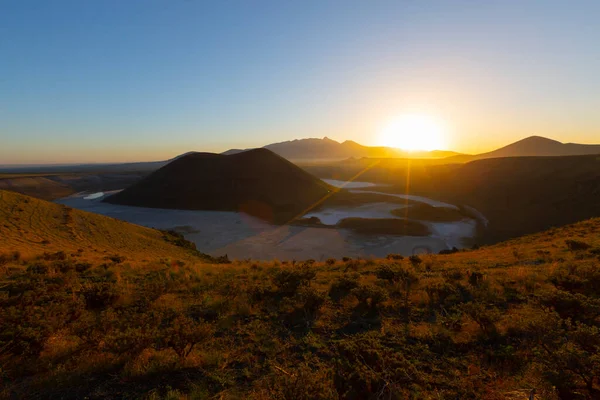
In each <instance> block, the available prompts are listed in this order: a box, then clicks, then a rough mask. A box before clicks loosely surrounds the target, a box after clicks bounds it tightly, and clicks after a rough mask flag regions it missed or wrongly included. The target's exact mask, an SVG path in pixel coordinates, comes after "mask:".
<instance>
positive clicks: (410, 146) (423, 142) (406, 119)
mask: <svg viewBox="0 0 600 400" xmlns="http://www.w3.org/2000/svg"><path fill="white" fill-rule="evenodd" d="M379 142H380V143H381V144H382V145H384V146H388V147H396V148H399V149H403V150H408V151H419V150H427V151H428V150H439V149H443V148H445V143H446V129H445V126H444V124H443V123H442V122H441V121H438V120H437V119H435V118H433V117H432V116H429V115H423V114H406V115H401V116H399V117H397V118H395V119H393V120H392V121H390V122H389V123H388V124H387V125H386V126H385V127H384V128H383V130H382V131H381V132H380V134H379Z"/></svg>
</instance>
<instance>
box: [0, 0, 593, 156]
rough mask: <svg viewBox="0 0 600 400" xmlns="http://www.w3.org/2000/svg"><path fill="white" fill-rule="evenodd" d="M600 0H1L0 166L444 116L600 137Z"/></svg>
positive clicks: (372, 140)
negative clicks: (399, 118) (407, 115)
mask: <svg viewBox="0 0 600 400" xmlns="http://www.w3.org/2000/svg"><path fill="white" fill-rule="evenodd" d="M598 15H600V2H597V1H552V0H547V1H528V0H518V1H517V0H514V1H512V0H504V1H460V0H456V1H450V0H448V1H426V0H424V1H417V0H410V1H400V0H396V1H377V0H374V1H351V0H344V1H325V0H321V1H258V0H257V1H226V0H224V1H198V0H168V1H167V0H161V1H158V0H139V1H137V0H118V1H117V0H115V1H113V0H102V1H82V0H73V1H62V0H53V1H46V0H44V1H41V0H40V1H29V0H18V1H13V0H3V1H1V2H0V139H1V140H0V143H1V145H0V164H12V163H47V162H86V161H90V162H100V161H137V160H153V159H165V158H169V157H172V156H174V155H176V154H179V153H183V152H186V151H190V150H198V151H223V150H226V149H228V148H231V147H254V146H261V145H265V144H268V143H271V142H275V141H283V140H289V139H294V138H303V137H323V136H328V137H330V138H333V139H337V140H341V141H343V140H345V139H352V140H356V141H358V142H360V143H363V144H368V145H374V144H379V143H378V133H379V132H380V131H381V130H382V127H383V126H384V125H385V123H386V121H389V120H390V119H392V118H394V117H395V116H397V115H402V114H405V113H414V112H416V113H424V114H428V115H432V116H434V117H436V118H438V119H440V120H443V121H445V126H447V129H448V131H449V134H448V140H447V142H448V147H449V148H452V149H455V150H458V151H464V152H479V151H486V150H490V149H492V148H495V147H499V146H501V145H504V144H507V143H509V142H511V141H514V140H518V139H520V138H522V137H526V136H530V135H542V136H548V137H551V138H554V139H557V140H561V141H564V142H581V143H594V142H596V143H598V142H600V112H599V110H600V72H599V71H600V46H598V40H599V39H600V25H599V24H598Z"/></svg>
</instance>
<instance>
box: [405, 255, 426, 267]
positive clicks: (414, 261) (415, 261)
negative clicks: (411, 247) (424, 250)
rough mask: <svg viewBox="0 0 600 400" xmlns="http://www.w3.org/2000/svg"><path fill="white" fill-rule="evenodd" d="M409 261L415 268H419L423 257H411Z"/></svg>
mask: <svg viewBox="0 0 600 400" xmlns="http://www.w3.org/2000/svg"><path fill="white" fill-rule="evenodd" d="M408 259H409V261H410V263H411V264H412V265H413V266H415V267H418V266H419V265H420V264H421V263H422V262H423V260H422V259H421V257H419V256H417V255H414V256H410V257H409V258H408Z"/></svg>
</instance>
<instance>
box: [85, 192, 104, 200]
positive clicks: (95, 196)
mask: <svg viewBox="0 0 600 400" xmlns="http://www.w3.org/2000/svg"><path fill="white" fill-rule="evenodd" d="M101 197H104V192H98V193H92V194H89V195H87V196H85V197H84V198H83V199H84V200H94V199H99V198H101Z"/></svg>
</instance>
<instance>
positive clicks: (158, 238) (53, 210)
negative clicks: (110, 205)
mask: <svg viewBox="0 0 600 400" xmlns="http://www.w3.org/2000/svg"><path fill="white" fill-rule="evenodd" d="M162 236H163V234H162V233H161V232H159V231H157V230H154V229H149V228H144V227H141V226H138V225H133V224H129V223H126V222H122V221H119V220H116V219H114V218H109V217H105V216H101V215H97V214H92V213H88V212H84V211H79V210H75V209H71V208H69V207H66V206H63V205H59V204H54V203H49V202H46V201H43V200H38V199H35V198H32V197H28V196H24V195H21V194H18V193H13V192H9V191H2V190H0V237H1V238H2V240H0V253H2V252H9V251H19V252H20V253H21V254H22V255H23V256H24V257H29V256H33V255H36V254H39V253H42V252H56V251H65V252H67V253H74V252H75V253H76V252H78V250H79V249H82V250H83V251H82V252H80V253H81V254H80V257H81V258H83V259H86V260H89V261H97V260H100V259H102V258H103V257H104V256H106V255H107V254H111V255H112V254H115V253H117V254H120V255H123V256H125V257H127V258H128V259H131V260H142V259H153V258H173V259H191V258H192V256H191V255H190V253H189V252H188V251H186V250H185V249H182V248H179V247H176V246H173V245H171V244H169V243H167V242H166V241H165V240H164V239H163V238H162Z"/></svg>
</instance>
